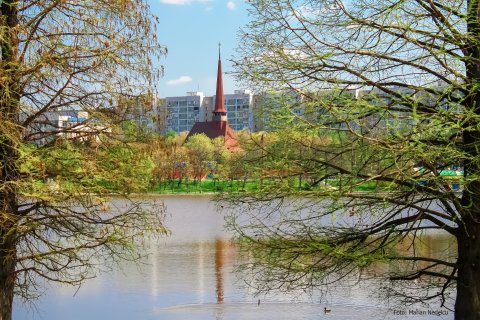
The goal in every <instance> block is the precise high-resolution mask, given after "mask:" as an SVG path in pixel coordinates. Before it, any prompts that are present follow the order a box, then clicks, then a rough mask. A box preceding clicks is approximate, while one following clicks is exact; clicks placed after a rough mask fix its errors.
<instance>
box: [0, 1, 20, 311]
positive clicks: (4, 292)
mask: <svg viewBox="0 0 480 320" xmlns="http://www.w3.org/2000/svg"><path fill="white" fill-rule="evenodd" d="M0 4H1V5H0V28H2V33H1V35H0V48H1V51H0V75H1V77H2V78H3V79H4V80H3V82H2V85H1V86H0V118H1V120H2V123H1V125H2V127H3V129H2V131H1V133H0V138H1V143H0V168H1V169H0V186H1V192H0V320H11V319H12V304H13V295H14V288H15V279H16V274H15V268H16V262H17V256H16V254H17V252H16V237H17V235H16V233H15V228H16V224H17V221H18V213H17V194H18V192H17V189H18V186H17V180H18V176H19V175H18V168H17V165H18V163H17V161H18V144H19V141H20V137H21V133H20V130H19V126H18V122H19V106H20V96H21V94H20V88H19V83H20V81H19V61H18V31H19V29H18V11H17V5H18V4H17V1H15V0H3V1H0Z"/></svg>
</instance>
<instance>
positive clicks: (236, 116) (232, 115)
mask: <svg viewBox="0 0 480 320" xmlns="http://www.w3.org/2000/svg"><path fill="white" fill-rule="evenodd" d="M225 108H226V109H227V118H228V123H229V124H230V127H231V128H232V129H233V130H234V131H240V130H243V129H248V130H250V131H253V94H252V93H251V92H250V91H248V90H235V92H234V93H233V94H226V95H225Z"/></svg>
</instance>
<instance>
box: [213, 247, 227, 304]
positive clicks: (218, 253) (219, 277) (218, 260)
mask: <svg viewBox="0 0 480 320" xmlns="http://www.w3.org/2000/svg"><path fill="white" fill-rule="evenodd" d="M224 251H225V241H223V240H220V239H217V240H215V280H216V287H215V291H216V293H217V304H222V303H223V298H224V291H223V270H222V269H223V265H224V263H225V259H224Z"/></svg>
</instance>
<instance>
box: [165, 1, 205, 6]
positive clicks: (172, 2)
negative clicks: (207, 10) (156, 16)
mask: <svg viewBox="0 0 480 320" xmlns="http://www.w3.org/2000/svg"><path fill="white" fill-rule="evenodd" d="M211 1H212V0H160V2H161V3H163V4H172V5H177V6H184V5H189V4H192V3H194V2H211Z"/></svg>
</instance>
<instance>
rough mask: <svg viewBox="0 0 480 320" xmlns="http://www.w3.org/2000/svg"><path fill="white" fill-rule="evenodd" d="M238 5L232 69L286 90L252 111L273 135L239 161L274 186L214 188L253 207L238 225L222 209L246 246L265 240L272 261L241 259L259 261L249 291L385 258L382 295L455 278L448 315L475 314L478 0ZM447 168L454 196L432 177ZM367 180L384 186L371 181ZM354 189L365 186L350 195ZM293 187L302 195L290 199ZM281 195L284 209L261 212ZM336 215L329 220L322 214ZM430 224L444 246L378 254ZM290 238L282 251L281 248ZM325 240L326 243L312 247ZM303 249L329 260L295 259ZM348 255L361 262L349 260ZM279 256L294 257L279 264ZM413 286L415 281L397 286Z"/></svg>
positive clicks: (433, 291)
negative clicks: (244, 19)
mask: <svg viewBox="0 0 480 320" xmlns="http://www.w3.org/2000/svg"><path fill="white" fill-rule="evenodd" d="M249 3H250V13H251V15H252V19H251V22H250V23H249V24H248V25H247V27H246V29H245V30H244V31H243V32H242V36H241V39H242V43H241V44H240V45H239V49H238V56H237V58H236V60H237V63H236V68H237V75H238V77H239V79H241V80H246V81H248V82H249V83H250V84H251V85H252V86H255V87H256V88H265V92H272V91H273V92H278V93H279V94H280V95H286V96H287V97H286V98H282V99H279V98H277V97H274V98H275V99H276V100H277V101H282V103H279V104H277V106H276V105H275V104H272V105H271V107H266V108H265V109H266V112H267V115H268V117H270V118H271V119H272V120H273V122H272V125H271V129H276V130H278V129H280V128H281V130H282V131H279V135H278V138H277V139H276V142H275V143H273V144H269V145H268V147H263V143H262V140H260V139H258V138H257V139H254V142H253V144H254V145H257V148H256V150H257V151H256V152H257V161H256V162H255V161H254V162H253V164H255V165H254V166H253V169H252V170H253V171H256V172H260V173H262V176H264V177H266V176H272V175H274V176H275V177H276V178H277V182H278V183H275V184H274V185H273V186H272V187H271V188H268V187H267V188H265V189H264V190H263V192H262V193H251V194H244V193H243V194H239V195H237V196H235V197H230V198H229V199H227V200H228V201H230V202H231V203H232V204H233V208H242V211H243V212H245V211H246V210H245V207H243V206H242V204H243V205H244V206H252V207H255V208H257V211H255V212H257V213H258V215H260V216H254V217H251V218H250V220H248V221H243V223H241V222H240V221H238V220H236V218H238V217H235V216H234V217H233V218H232V219H233V220H232V225H231V226H232V228H234V229H236V230H237V231H238V232H239V235H240V236H242V237H246V238H249V239H252V242H250V243H249V244H252V245H251V246H247V248H248V247H251V248H252V249H253V250H254V251H255V252H258V250H260V248H262V249H264V250H265V252H267V253H268V252H272V251H271V250H274V249H275V248H276V249H275V251H274V252H275V255H276V257H275V260H276V261H279V263H278V264H277V267H278V268H276V266H275V264H273V265H270V267H271V268H262V267H261V265H262V263H261V262H262V260H259V261H258V264H254V267H258V268H259V269H257V270H261V271H263V272H259V273H255V274H256V276H257V278H256V279H255V280H254V282H255V283H257V284H260V285H259V286H260V289H261V288H262V287H261V285H264V286H265V288H270V286H269V284H270V283H272V282H273V283H276V284H278V285H281V284H282V283H283V284H284V285H285V286H288V287H293V286H295V285H296V284H297V285H300V286H304V285H305V282H303V281H304V280H305V279H310V280H311V282H308V284H309V285H310V286H311V287H317V286H321V285H322V284H325V283H329V281H328V279H329V277H330V276H332V275H334V274H335V273H337V274H348V271H349V270H353V269H351V268H353V267H355V268H357V269H358V267H363V266H366V265H368V264H371V263H372V261H377V260H378V261H388V262H389V263H391V264H392V265H397V266H400V268H393V267H392V268H387V269H386V270H385V272H384V273H383V276H384V277H385V279H386V280H387V281H386V282H385V283H386V284H387V285H386V287H387V288H389V289H390V291H389V293H390V294H394V296H395V297H399V296H400V297H402V298H404V299H405V300H407V301H409V302H417V301H424V302H425V301H428V300H434V301H440V303H441V305H442V306H445V307H448V306H451V304H452V303H451V301H448V297H449V293H450V292H451V291H452V290H455V289H456V298H455V317H456V319H480V311H479V310H480V304H479V303H478V301H479V292H480V290H478V288H479V287H480V282H479V281H478V279H479V275H480V265H479V264H478V253H479V249H478V248H479V247H480V246H479V243H478V241H479V240H478V239H480V224H479V222H478V221H479V218H478V217H479V216H480V203H479V201H478V199H480V194H479V190H480V188H479V185H480V178H479V177H480V176H479V174H480V166H479V162H478V159H480V157H479V153H478V150H479V143H480V131H479V130H478V123H479V120H480V113H479V108H478V105H479V103H480V91H479V87H478V82H479V79H480V51H479V50H478V48H479V45H480V41H479V40H480V39H479V34H480V33H479V30H480V16H479V14H478V12H480V11H479V10H478V8H479V7H480V2H479V1H477V0H455V1H423V0H420V1H390V0H384V1H371V0H360V1H340V0H338V1H337V0H333V1H323V0H320V1H313V2H312V1H291V0H280V1H275V2H272V1H263V0H259V1H255V0H254V1H250V2H249ZM265 34H268V35H269V36H268V37H265ZM289 96H290V97H291V98H288V97H289ZM269 97H270V98H271V94H270V95H269V94H266V96H265V100H266V101H267V102H268V99H269ZM266 105H267V106H268V104H267V103H266ZM280 132H281V133H280ZM458 167H459V168H460V169H463V172H464V173H463V177H462V181H463V189H462V192H461V195H460V196H459V195H458V193H457V192H456V190H455V189H454V188H452V184H451V181H449V180H448V179H445V178H444V177H443V176H442V175H441V172H442V171H444V170H447V169H453V168H458ZM291 177H302V179H308V180H310V181H311V185H320V184H324V183H326V182H327V181H328V180H330V179H332V177H334V179H335V183H334V185H331V187H325V188H321V189H316V190H315V189H314V190H301V189H299V188H298V187H297V186H296V185H295V184H294V183H291V182H292V181H293V180H291ZM372 183H375V184H378V185H380V186H383V188H387V189H388V191H389V192H385V189H383V190H382V189H381V188H374V189H371V188H370V187H368V186H369V185H370V184H372ZM365 187H368V188H369V189H370V192H358V190H359V188H360V189H361V188H365ZM296 197H301V198H302V199H304V203H295V206H293V207H292V204H291V203H289V201H290V200H291V199H295V198H296ZM269 199H270V200H271V201H272V203H273V204H272V203H270V204H268V201H267V200H269ZM282 199H284V200H285V201H287V200H288V201H287V204H286V207H287V208H289V209H290V210H287V211H288V212H286V213H283V214H280V213H279V212H276V211H271V214H270V215H269V216H265V215H264V214H263V213H262V212H263V211H262V210H267V209H268V207H269V206H270V207H274V208H278V207H279V206H280V203H277V201H280V202H281V200H282ZM269 212H270V211H269ZM352 212H353V214H352V215H350V214H349V213H352ZM338 219H340V220H341V221H342V223H335V224H332V225H330V224H326V223H325V221H330V220H334V221H338ZM252 221H253V222H252ZM255 222H256V223H255ZM430 230H436V231H437V232H440V233H442V234H449V235H451V236H452V237H453V238H454V239H455V241H456V245H457V250H456V251H455V253H453V256H446V257H442V258H438V259H437V258H432V257H430V256H429V255H428V254H425V253H424V252H420V251H415V250H413V251H406V252H403V253H402V252H399V253H398V254H395V255H392V254H391V252H392V251H391V248H392V247H394V246H395V245H396V244H397V243H399V241H401V240H402V239H409V240H410V243H409V245H410V246H411V247H413V248H415V247H417V246H418V245H419V243H420V242H421V237H420V235H421V234H424V233H428V231H430ZM253 234H256V235H257V237H253ZM257 239H258V240H257ZM265 239H269V240H272V239H274V240H275V241H280V243H281V245H279V244H278V243H277V242H275V241H265ZM247 243H248V242H247ZM298 243H301V244H302V245H301V246H296V248H297V251H294V254H292V251H291V250H290V249H289V248H290V246H291V245H292V246H293V245H296V244H298ZM325 245H327V247H328V248H331V251H329V250H330V249H329V250H327V251H325V250H320V248H324V246H325ZM284 246H285V247H284ZM309 248H318V253H319V254H324V255H326V256H327V257H328V261H325V260H324V259H320V260H319V259H310V258H308V257H310V252H309V250H310V249H309ZM337 252H340V253H342V254H337ZM346 253H348V254H346ZM351 257H354V259H353V260H354V261H359V260H361V261H365V263H361V264H358V263H353V265H352V264H351V262H352V259H351ZM263 261H267V260H263ZM268 261H273V260H268ZM268 261H267V262H268ZM289 263H291V265H292V266H295V265H296V264H297V263H302V264H303V265H304V266H305V267H304V268H301V269H296V268H293V267H292V268H291V269H288V268H287V269H285V268H284V267H285V266H288V265H289ZM272 268H273V270H272ZM276 271H281V272H276ZM281 274H283V275H284V277H283V278H282V277H281ZM261 280H263V281H261ZM296 280H298V281H296ZM410 280H420V281H418V282H414V283H413V284H412V283H411V282H409V281H410ZM402 285H405V286H404V287H403V289H404V290H402V289H401V288H402ZM412 285H415V286H416V287H418V291H415V292H412V291H410V290H409V286H412Z"/></svg>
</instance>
